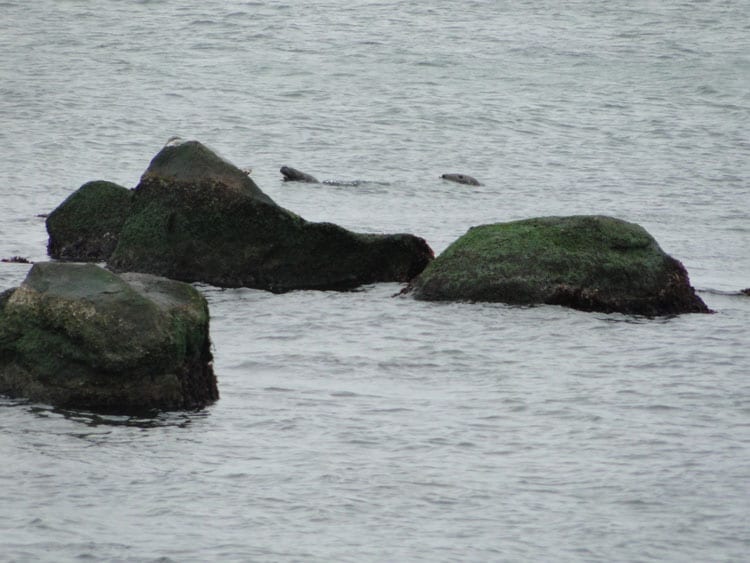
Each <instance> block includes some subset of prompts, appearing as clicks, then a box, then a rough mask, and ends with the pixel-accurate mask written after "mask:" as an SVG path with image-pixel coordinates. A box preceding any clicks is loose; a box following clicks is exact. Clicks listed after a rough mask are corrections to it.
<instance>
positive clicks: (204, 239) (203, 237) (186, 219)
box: [108, 141, 433, 292]
mask: <svg viewBox="0 0 750 563" xmlns="http://www.w3.org/2000/svg"><path fill="white" fill-rule="evenodd" d="M432 258H433V252H432V250H431V249H430V247H429V246H428V245H427V243H426V242H425V241H424V239H422V238H419V237H416V236H414V235H410V234H362V233H355V232H352V231H348V230H346V229H344V228H342V227H339V226H338V225H334V224H332V223H313V222H310V221H306V220H305V219H303V218H302V217H300V216H299V215H296V214H294V213H292V212H291V211H288V210H286V209H284V208H283V207H280V206H279V205H277V204H276V203H274V202H273V201H272V200H271V198H269V197H268V196H267V195H266V194H264V193H263V192H262V191H260V189H259V188H257V186H255V183H254V182H253V181H252V180H251V179H250V178H249V177H248V176H247V174H245V173H243V172H242V171H241V170H239V169H238V168H236V167H234V166H233V165H232V164H230V163H228V162H226V161H225V160H223V159H220V158H219V157H218V156H216V155H215V154H214V153H213V152H212V151H210V150H209V149H207V148H206V147H205V146H203V145H202V144H200V143H199V142H197V141H187V142H183V143H179V144H175V145H169V146H165V147H164V148H163V149H162V150H161V152H159V154H157V155H156V156H155V157H154V159H153V160H152V162H151V164H150V166H149V167H148V169H147V170H146V172H145V173H144V174H143V176H142V178H141V181H140V183H139V185H138V186H137V187H136V188H135V190H134V194H133V202H132V207H131V210H130V213H129V215H128V218H127V220H126V221H125V223H124V225H123V227H122V230H121V231H120V234H119V240H118V244H117V247H116V248H115V250H114V252H113V253H112V255H111V256H110V259H109V261H108V266H109V267H110V268H112V269H113V270H114V271H120V272H121V271H138V272H147V273H152V274H156V275H160V276H164V277H168V278H172V279H176V280H182V281H188V282H196V281H200V282H204V283H209V284H212V285H215V286H220V287H252V288H258V289H266V290H270V291H274V292H284V291H290V290H295V289H332V290H346V289H351V288H355V287H357V286H359V285H362V284H368V283H375V282H406V281H409V280H410V279H412V278H413V277H414V276H416V275H417V274H419V273H420V272H421V271H422V270H423V269H424V268H425V266H427V264H428V263H429V262H430V261H431V260H432Z"/></svg>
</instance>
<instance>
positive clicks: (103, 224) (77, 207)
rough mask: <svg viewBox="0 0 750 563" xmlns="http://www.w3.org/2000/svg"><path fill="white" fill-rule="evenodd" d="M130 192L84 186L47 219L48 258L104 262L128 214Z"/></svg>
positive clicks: (102, 184)
mask: <svg viewBox="0 0 750 563" xmlns="http://www.w3.org/2000/svg"><path fill="white" fill-rule="evenodd" d="M132 195H133V194H132V191H131V190H129V189H127V188H125V187H123V186H120V185H118V184H114V183H112V182H107V181H104V180H97V181H93V182H87V183H85V184H84V185H82V186H81V187H80V188H78V190H76V191H75V192H73V193H72V194H71V195H70V196H68V198H67V199H66V200H65V201H63V202H62V203H61V204H60V205H59V206H58V207H57V208H56V209H55V210H54V211H52V213H50V214H49V215H48V216H47V219H46V226H47V233H48V234H49V241H48V243H47V254H48V255H49V256H50V257H51V258H55V259H58V260H68V261H72V262H104V261H106V260H107V259H108V258H109V256H110V255H111V254H112V251H114V249H115V247H116V246H117V239H118V237H119V234H120V230H121V229H122V226H123V224H124V223H125V219H126V218H127V216H128V214H129V213H130V202H131V200H132Z"/></svg>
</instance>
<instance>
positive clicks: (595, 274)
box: [407, 216, 709, 316]
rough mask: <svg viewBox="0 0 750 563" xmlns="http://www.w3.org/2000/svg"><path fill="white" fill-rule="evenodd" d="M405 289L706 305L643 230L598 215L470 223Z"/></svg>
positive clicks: (632, 309)
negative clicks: (459, 236)
mask: <svg viewBox="0 0 750 563" xmlns="http://www.w3.org/2000/svg"><path fill="white" fill-rule="evenodd" d="M407 291H409V292H411V293H413V295H414V297H415V298H417V299H420V300H428V301H439V300H457V301H491V302H502V303H510V304H520V305H529V304H535V303H546V304H555V305H564V306H568V307H572V308H575V309H581V310H584V311H602V312H607V313H609V312H620V313H626V314H637V315H646V316H655V315H672V314H679V313H706V312H709V309H708V308H707V307H706V305H705V303H703V301H702V300H701V299H700V297H698V296H697V295H696V294H695V291H694V289H693V288H692V287H691V286H690V282H689V279H688V275H687V272H686V271H685V268H684V267H683V265H682V264H681V263H680V262H678V261H677V260H675V259H674V258H672V257H670V256H668V255H667V254H665V253H664V252H663V251H662V250H661V248H659V245H658V244H657V243H656V241H655V240H654V239H653V238H652V237H651V235H649V234H648V233H647V232H646V231H645V230H644V229H643V228H642V227H640V226H638V225H635V224H633V223H628V222H625V221H622V220H619V219H614V218H611V217H604V216H573V217H543V218H537V219H527V220H523V221H514V222H511V223H497V224H493V225H483V226H479V227H474V228H472V229H470V230H469V231H468V232H467V233H466V234H465V235H464V236H462V237H461V238H459V239H458V240H457V241H456V242H454V243H453V244H452V245H450V246H449V247H448V248H447V249H446V250H445V252H443V253H442V254H441V255H440V256H439V257H438V258H437V259H436V260H435V261H434V262H432V263H431V264H430V265H429V266H428V267H427V268H426V269H425V271H424V272H423V273H422V274H421V275H420V276H418V277H417V278H416V279H415V280H413V282H412V284H411V285H410V286H409V288H408V289H407Z"/></svg>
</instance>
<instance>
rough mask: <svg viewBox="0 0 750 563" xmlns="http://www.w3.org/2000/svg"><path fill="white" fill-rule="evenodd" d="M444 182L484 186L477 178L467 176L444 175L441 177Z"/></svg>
mask: <svg viewBox="0 0 750 563" xmlns="http://www.w3.org/2000/svg"><path fill="white" fill-rule="evenodd" d="M440 177H441V178H442V179H443V180H448V181H450V182H456V183H457V184H468V185H469V186H481V185H482V184H480V183H479V181H478V180H477V179H476V178H473V177H471V176H467V175H466V174H443V175H442V176H440Z"/></svg>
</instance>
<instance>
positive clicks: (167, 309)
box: [0, 262, 218, 409]
mask: <svg viewBox="0 0 750 563" xmlns="http://www.w3.org/2000/svg"><path fill="white" fill-rule="evenodd" d="M210 361H211V354H210V349H209V336H208V306H207V304H206V301H205V299H204V298H203V297H202V296H201V295H200V294H199V293H198V291H197V290H195V289H194V288H192V287H190V286H188V285H186V284H181V283H178V282H174V281H171V280H166V279H161V278H155V277H153V276H147V275H141V274H128V275H127V276H124V277H123V278H120V277H118V276H116V275H114V274H112V273H111V272H108V271H106V270H104V269H103V268H99V267H97V266H94V265H90V264H88V265H84V264H65V263H55V262H50V263H38V264H35V265H34V267H33V268H32V270H31V271H30V273H29V275H28V276H27V279H26V281H25V282H24V284H23V285H22V286H21V287H20V288H16V289H15V290H14V291H13V292H12V293H11V295H10V296H9V297H8V298H7V299H6V301H5V307H3V308H2V311H1V313H0V392H4V393H10V394H16V395H18V394H21V395H22V396H28V397H29V398H32V399H35V400H41V401H47V402H52V403H54V404H66V405H67V404H70V405H73V404H76V405H79V406H80V405H86V406H87V407H90V408H100V407H105V408H107V409H113V408H119V407H128V406H134V405H137V406H141V407H144V406H145V407H154V408H179V407H183V406H190V405H196V404H205V403H206V402H208V401H210V400H214V399H216V398H217V397H218V393H217V391H216V380H215V376H214V375H213V371H212V369H211V367H210Z"/></svg>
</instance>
